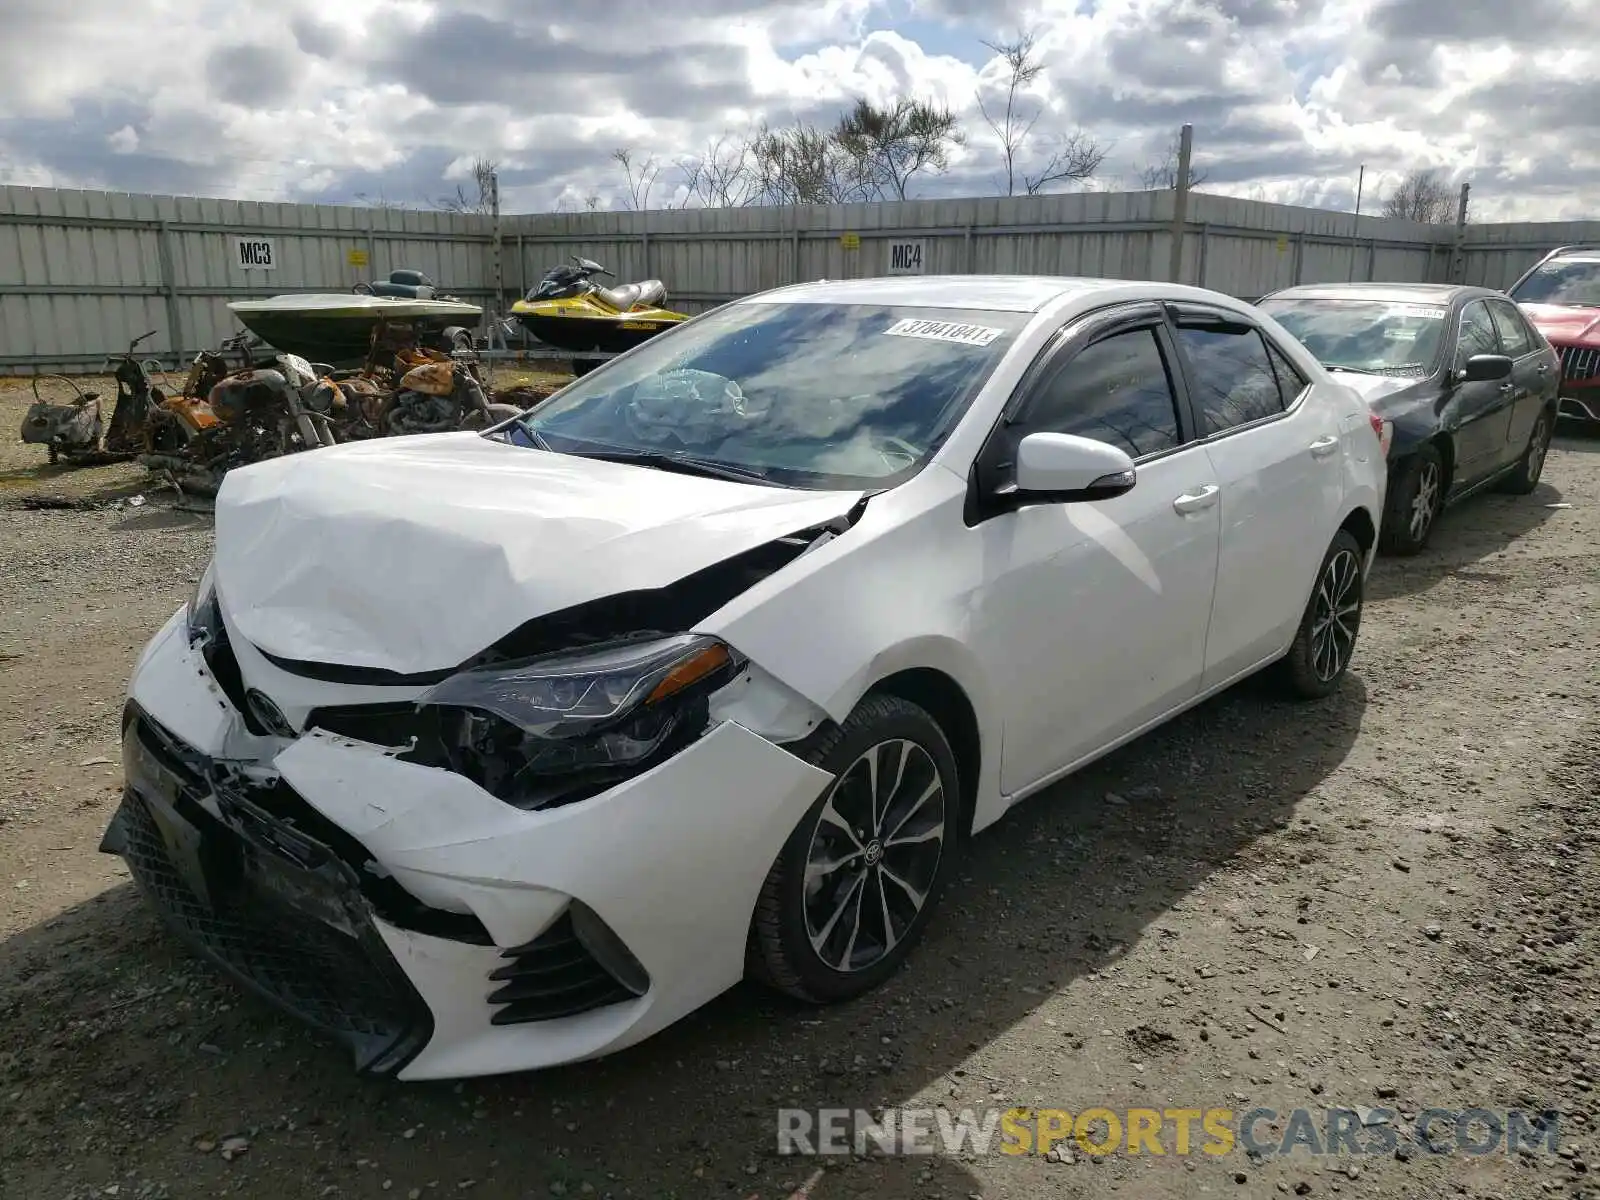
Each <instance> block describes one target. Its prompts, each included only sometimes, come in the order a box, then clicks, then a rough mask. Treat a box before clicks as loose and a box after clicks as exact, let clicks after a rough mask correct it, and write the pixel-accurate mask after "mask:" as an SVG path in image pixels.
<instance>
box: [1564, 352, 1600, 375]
mask: <svg viewBox="0 0 1600 1200" xmlns="http://www.w3.org/2000/svg"><path fill="white" fill-rule="evenodd" d="M1556 352H1557V353H1558V354H1559V355H1560V356H1561V378H1562V379H1564V380H1565V381H1566V382H1567V383H1586V382H1588V381H1589V380H1591V379H1594V378H1595V377H1596V376H1600V348H1597V347H1593V346H1558V347H1556Z"/></svg>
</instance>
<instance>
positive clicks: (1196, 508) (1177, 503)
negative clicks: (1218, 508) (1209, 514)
mask: <svg viewBox="0 0 1600 1200" xmlns="http://www.w3.org/2000/svg"><path fill="white" fill-rule="evenodd" d="M1221 494H1222V489H1221V488H1219V487H1218V486H1217V485H1216V484H1214V483H1208V484H1206V485H1205V487H1203V488H1201V489H1200V490H1199V491H1197V492H1185V493H1184V494H1183V495H1181V496H1179V497H1178V498H1177V499H1176V500H1174V501H1173V502H1172V507H1173V508H1175V509H1177V510H1178V511H1179V512H1181V513H1183V514H1185V515H1188V514H1189V513H1197V512H1200V511H1201V510H1203V509H1207V508H1210V507H1211V506H1212V505H1213V504H1215V503H1216V502H1217V497H1218V496H1219V495H1221Z"/></svg>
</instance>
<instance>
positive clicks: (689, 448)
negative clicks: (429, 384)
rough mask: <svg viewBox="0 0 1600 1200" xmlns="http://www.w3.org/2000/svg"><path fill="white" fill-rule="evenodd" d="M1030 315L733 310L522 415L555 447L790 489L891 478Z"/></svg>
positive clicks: (874, 308)
mask: <svg viewBox="0 0 1600 1200" xmlns="http://www.w3.org/2000/svg"><path fill="white" fill-rule="evenodd" d="M1027 320H1028V314H1026V313H1010V312H976V311H971V312H969V311H958V310H953V309H937V308H934V309H929V308H904V307H899V306H886V305H879V304H795V303H788V304H783V303H765V302H745V303H736V304H730V305H728V306H727V307H725V308H721V309H718V310H716V311H714V312H710V313H707V314H706V315H705V316H703V317H701V318H699V319H698V320H695V321H693V322H691V323H689V324H687V325H683V326H681V327H679V328H677V329H671V330H668V331H667V332H665V333H662V334H659V335H658V336H656V337H654V338H651V339H650V340H649V341H648V342H646V343H644V345H642V346H640V347H639V348H638V349H637V350H635V351H634V352H633V353H631V354H628V355H627V356H625V357H623V358H619V359H615V360H614V361H612V362H608V363H606V364H605V365H604V366H601V367H599V368H598V369H596V370H594V371H591V372H590V373H589V374H587V375H585V376H583V377H582V378H580V379H577V380H575V381H574V382H572V383H571V384H568V385H567V386H566V387H565V388H563V389H562V390H561V393H560V394H559V395H557V396H554V397H552V398H551V399H550V400H548V401H547V402H546V403H544V404H542V405H540V406H539V407H538V408H536V409H534V410H533V411H532V412H531V413H529V414H528V415H527V416H525V417H523V418H522V421H521V425H522V427H523V429H524V430H525V431H528V430H531V431H533V432H535V433H537V434H539V435H540V437H542V438H543V440H544V442H545V444H547V445H548V446H549V447H550V448H551V449H552V450H554V451H556V452H559V453H563V454H572V455H578V456H585V455H587V456H601V455H610V456H613V457H615V456H618V455H628V454H635V455H654V456H659V455H675V456H678V457H680V458H683V457H690V458H695V459H699V460H702V461H704V462H710V463H713V464H717V465H720V466H723V467H727V468H730V469H736V470H738V471H740V472H748V473H751V474H755V475H758V476H761V477H762V478H764V479H766V480H768V481H770V482H772V483H776V484H783V485H787V486H794V487H805V488H851V489H853V488H867V487H888V486H891V485H893V484H895V483H897V482H899V481H900V480H903V479H906V478H908V477H909V476H910V475H912V474H914V473H915V472H916V471H917V470H918V469H919V468H920V467H921V466H922V464H923V463H924V462H926V461H927V458H928V456H929V455H931V454H932V453H933V452H934V450H935V449H936V448H937V447H938V445H939V443H940V441H941V439H943V437H944V436H945V434H946V433H948V432H949V430H950V429H951V427H952V426H953V425H954V424H955V422H956V421H958V420H959V419H960V417H961V415H962V413H964V412H965V411H966V408H967V405H968V404H969V403H970V402H971V400H972V397H973V395H974V394H975V393H976V392H977V390H978V389H979V388H980V387H981V386H982V385H983V382H984V380H985V379H987V378H988V376H989V373H990V372H991V371H992V370H993V369H994V366H995V364H996V363H997V362H999V361H1000V359H1001V358H1003V357H1004V356H1005V353H1006V351H1007V349H1009V347H1010V345H1011V341H1012V338H1013V336H1014V334H1015V333H1016V331H1017V330H1018V329H1019V328H1021V327H1022V326H1023V325H1024V324H1025V323H1026V322H1027ZM524 438H526V433H524Z"/></svg>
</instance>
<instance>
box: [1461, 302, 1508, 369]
mask: <svg viewBox="0 0 1600 1200" xmlns="http://www.w3.org/2000/svg"><path fill="white" fill-rule="evenodd" d="M1499 353H1500V336H1499V334H1497V333H1496V332H1495V329H1494V322H1493V321H1491V320H1490V319H1489V306H1488V305H1487V304H1485V303H1484V302H1483V301H1482V300H1474V301H1473V302H1472V303H1471V304H1468V305H1467V306H1466V307H1465V308H1463V309H1462V310H1461V336H1460V337H1459V338H1458V339H1457V341H1456V363H1455V367H1456V370H1458V371H1459V370H1461V368H1462V367H1464V366H1466V365H1467V359H1469V358H1471V357H1472V356H1473V355H1474V354H1499Z"/></svg>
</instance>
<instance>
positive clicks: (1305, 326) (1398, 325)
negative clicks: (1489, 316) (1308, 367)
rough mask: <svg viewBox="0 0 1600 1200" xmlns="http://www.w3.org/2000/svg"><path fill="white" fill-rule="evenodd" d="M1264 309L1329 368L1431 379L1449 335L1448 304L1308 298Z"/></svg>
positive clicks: (1273, 303) (1270, 301) (1271, 303)
mask: <svg viewBox="0 0 1600 1200" xmlns="http://www.w3.org/2000/svg"><path fill="white" fill-rule="evenodd" d="M1261 308H1262V310H1263V311H1264V312H1266V313H1268V314H1269V315H1271V317H1272V318H1273V319H1274V320H1275V321H1277V322H1278V324H1280V325H1282V326H1283V327H1284V328H1285V329H1286V330H1288V331H1289V334H1290V335H1291V336H1292V337H1294V338H1295V340H1296V341H1298V342H1299V343H1300V344H1301V345H1302V346H1304V347H1305V348H1306V349H1307V350H1309V351H1311V354H1312V357H1314V358H1315V359H1316V360H1317V361H1318V362H1320V363H1321V364H1322V365H1323V366H1325V367H1343V368H1345V369H1346V370H1350V371H1362V372H1368V373H1371V374H1378V375H1394V376H1406V375H1417V376H1421V375H1426V374H1427V373H1428V372H1429V371H1430V370H1431V369H1432V367H1433V364H1434V362H1435V360H1436V359H1437V357H1438V353H1439V345H1440V342H1441V340H1442V336H1443V333H1444V318H1445V308H1444V305H1442V304H1425V303H1424V304H1413V303H1401V302H1399V301H1388V300H1345V299H1338V300H1335V299H1308V298H1302V299H1278V300H1273V299H1267V300H1263V301H1262V302H1261Z"/></svg>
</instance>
